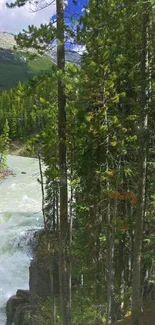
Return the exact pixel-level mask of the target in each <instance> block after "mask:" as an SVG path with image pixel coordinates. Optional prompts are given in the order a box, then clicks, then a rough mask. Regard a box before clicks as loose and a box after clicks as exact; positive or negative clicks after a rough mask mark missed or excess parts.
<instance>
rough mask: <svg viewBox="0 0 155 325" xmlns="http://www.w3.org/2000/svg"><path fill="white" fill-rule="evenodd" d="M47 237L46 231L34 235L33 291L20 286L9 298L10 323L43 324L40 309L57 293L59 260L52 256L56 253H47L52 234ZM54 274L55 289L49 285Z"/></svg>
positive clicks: (8, 317)
mask: <svg viewBox="0 0 155 325" xmlns="http://www.w3.org/2000/svg"><path fill="white" fill-rule="evenodd" d="M46 236H47V234H46V233H45V232H44V231H37V232H36V234H35V236H34V242H33V245H32V248H33V258H32V260H31V263H30V268H29V289H30V290H29V291H28V290H21V289H19V290H17V292H16V295H14V296H12V297H10V299H9V300H8V302H7V307H6V314H7V325H13V324H14V325H39V324H41V325H43V320H42V322H41V323H40V322H39V321H38V319H40V318H41V313H40V312H39V311H38V308H39V306H40V305H41V304H43V303H44V302H45V301H46V299H47V298H49V297H52V295H53V294H54V295H57V294H58V291H59V287H58V259H56V258H55V257H54V258H53V254H52V253H51V252H50V253H49V252H48V249H47V245H48V241H49V237H48V238H47V237H46ZM48 236H52V234H49V235H48ZM51 242H52V238H50V243H51ZM52 277H53V279H54V289H55V290H54V289H53V288H52V285H50V284H51V283H52ZM38 314H39V316H38Z"/></svg>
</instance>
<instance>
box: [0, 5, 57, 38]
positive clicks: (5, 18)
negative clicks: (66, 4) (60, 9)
mask: <svg viewBox="0 0 155 325" xmlns="http://www.w3.org/2000/svg"><path fill="white" fill-rule="evenodd" d="M6 1H7V0H0V31H1V32H4V31H5V32H10V33H13V34H16V33H18V32H20V31H21V30H22V29H27V27H28V25H32V24H33V25H35V26H39V25H40V24H41V23H42V24H44V23H48V22H49V20H50V17H51V16H52V15H53V14H54V13H55V4H51V5H50V6H49V7H47V8H45V9H42V10H40V11H37V12H32V10H31V8H30V5H29V4H27V5H25V6H24V7H20V8H14V9H8V8H6ZM8 2H13V0H12V1H8Z"/></svg>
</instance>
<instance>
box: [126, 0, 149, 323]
mask: <svg viewBox="0 0 155 325" xmlns="http://www.w3.org/2000/svg"><path fill="white" fill-rule="evenodd" d="M148 28H149V13H148V8H147V6H146V2H145V3H144V7H143V16H142V51H141V55H142V57H141V116H140V118H141V121H140V134H139V171H138V188H137V205H136V224H135V241H134V261H133V287H132V317H131V324H132V325H138V324H139V316H140V310H141V255H142V237H143V219H144V214H145V199H146V178H147V153H148V117H149V99H150V82H149V54H148V52H149V49H148V43H149V40H148V36H149V30H148Z"/></svg>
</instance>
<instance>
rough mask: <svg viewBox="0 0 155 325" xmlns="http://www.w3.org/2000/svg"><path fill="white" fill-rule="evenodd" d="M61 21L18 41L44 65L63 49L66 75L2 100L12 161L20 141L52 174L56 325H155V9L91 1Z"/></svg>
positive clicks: (127, 0)
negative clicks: (49, 54)
mask: <svg viewBox="0 0 155 325" xmlns="http://www.w3.org/2000/svg"><path fill="white" fill-rule="evenodd" d="M26 2H27V0H18V1H15V2H14V3H12V4H11V5H10V7H15V6H19V7H20V6H23V5H25V4H26ZM77 3H78V1H77V2H76V1H75V8H76V5H77ZM37 5H38V6H39V10H41V9H42V4H41V2H37ZM56 9H57V15H56V20H57V21H56V25H55V24H53V22H52V21H51V22H50V23H49V25H41V26H40V27H39V28H36V27H34V26H29V30H28V31H25V32H24V33H20V34H19V35H18V36H16V41H17V44H18V45H19V46H20V47H27V48H30V47H34V48H35V49H36V50H38V51H39V53H42V52H44V51H45V49H46V47H48V46H49V44H50V43H51V42H52V41H55V40H56V39H57V65H56V64H54V63H53V67H52V68H51V69H50V71H48V72H46V73H43V74H42V75H41V76H40V75H39V76H37V77H36V78H32V79H29V80H28V81H27V82H25V83H23V84H22V83H20V82H19V84H18V86H17V87H16V88H14V89H10V90H6V91H3V92H1V94H0V120H1V124H0V134H1V135H0V150H1V157H2V158H3V157H4V160H5V155H6V152H7V150H8V148H9V143H10V142H15V141H19V142H21V143H24V144H25V145H26V148H27V152H29V155H31V156H33V157H38V156H39V158H40V159H41V162H42V163H43V164H44V165H45V166H46V171H45V175H42V176H43V177H44V179H45V180H46V181H45V182H44V181H43V178H41V180H40V182H41V183H42V193H43V207H42V208H43V209H42V210H43V219H44V228H45V232H46V233H47V238H48V242H50V247H52V248H51V250H50V254H51V258H52V259H53V258H54V257H55V256H58V258H59V287H60V294H59V296H56V297H54V298H55V299H53V300H52V302H48V304H47V305H46V306H45V310H46V314H47V315H46V316H47V322H46V323H45V324H52V325H56V324H58V325H60V324H63V325H71V324H73V325H74V324H75V325H84V324H86V325H93V324H97V325H102V324H105V325H109V324H122V325H125V324H126V325H128V324H131V325H140V324H148V325H152V324H153V323H154V317H155V212H154V208H155V124H154V118H155V113H154V105H155V74H154V69H155V7H154V2H153V1H152V0H149V1H148V0H136V1H134V0H124V1H123V2H122V1H120V0H115V1H114V0H109V1H107V0H102V1H100V0H89V2H88V4H87V5H86V6H85V7H84V8H83V14H82V15H81V16H80V17H78V19H77V20H76V21H75V20H73V19H70V21H69V22H68V20H67V21H66V19H65V13H64V1H63V0H56ZM10 10H12V9H11V8H10ZM69 40H71V41H72V42H73V41H74V42H75V44H79V45H82V46H83V47H84V48H85V50H84V52H83V54H82V55H81V65H80V66H77V65H76V64H71V63H67V62H65V46H66V45H65V43H66V42H68V41H69ZM3 164H4V162H3V159H2V162H1V168H2V167H3ZM51 234H52V237H51V236H50V235H51ZM48 236H49V237H48ZM47 250H48V248H47ZM53 285H55V282H53ZM53 292H54V291H53Z"/></svg>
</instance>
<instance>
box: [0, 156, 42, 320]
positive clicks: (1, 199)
mask: <svg viewBox="0 0 155 325" xmlns="http://www.w3.org/2000/svg"><path fill="white" fill-rule="evenodd" d="M7 165H8V168H9V169H10V170H12V171H13V173H14V175H13V176H8V177H7V178H5V179H3V180H0V325H5V324H6V316H5V306H6V301H7V300H8V298H9V297H10V296H11V295H13V294H15V293H16V290H17V289H28V281H29V280H28V272H29V264H30V258H31V255H30V251H29V245H28V244H29V242H30V238H32V233H31V232H30V230H31V229H33V230H34V231H35V229H38V228H39V227H40V225H41V223H42V214H41V190H40V185H39V183H38V182H37V178H38V177H39V169H38V161H37V160H36V159H33V158H25V157H17V156H8V160H7ZM22 172H24V173H22ZM25 173H26V174H25Z"/></svg>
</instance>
